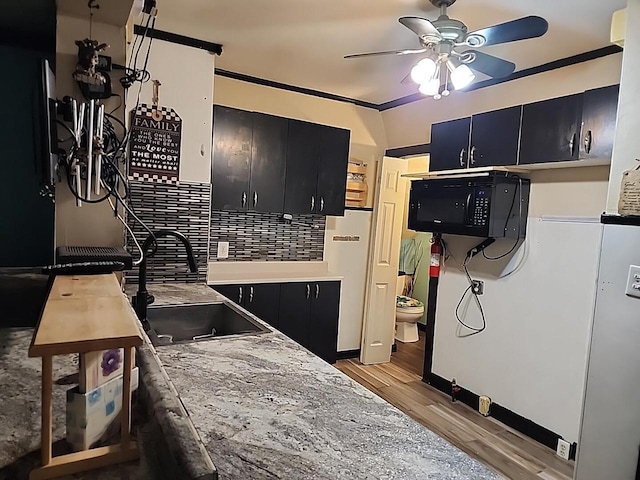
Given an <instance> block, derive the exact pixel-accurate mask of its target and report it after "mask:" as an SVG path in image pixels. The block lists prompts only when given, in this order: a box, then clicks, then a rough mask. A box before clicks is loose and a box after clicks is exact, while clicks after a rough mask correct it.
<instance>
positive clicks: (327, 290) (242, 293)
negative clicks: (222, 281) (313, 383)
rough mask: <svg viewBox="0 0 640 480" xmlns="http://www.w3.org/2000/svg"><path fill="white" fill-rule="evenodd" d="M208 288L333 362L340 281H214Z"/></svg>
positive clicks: (334, 360)
mask: <svg viewBox="0 0 640 480" xmlns="http://www.w3.org/2000/svg"><path fill="white" fill-rule="evenodd" d="M211 288H213V289H214V290H216V291H218V292H220V293H221V294H222V295H224V296H225V297H227V298H228V299H229V300H231V301H232V302H235V303H237V304H238V305H240V306H242V307H244V308H246V309H247V310H248V311H249V312H251V313H253V314H254V315H255V316H257V317H258V318H260V319H261V320H264V321H265V322H267V323H268V324H269V325H271V326H273V327H274V328H277V329H278V330H280V331H281V332H282V333H284V334H285V335H287V336H288V337H289V338H291V339H292V340H293V341H295V342H297V343H299V344H300V345H302V346H303V347H305V348H308V349H309V350H310V351H311V352H313V353H315V354H316V355H317V356H319V357H320V358H322V359H323V360H325V361H327V362H329V363H335V362H336V359H337V351H338V317H339V314H340V282H303V283H282V284H279V283H262V284H248V285H213V286H212V287H211Z"/></svg>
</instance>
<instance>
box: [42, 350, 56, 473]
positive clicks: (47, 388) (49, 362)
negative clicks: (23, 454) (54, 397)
mask: <svg viewBox="0 0 640 480" xmlns="http://www.w3.org/2000/svg"><path fill="white" fill-rule="evenodd" d="M52 386H53V357H51V356H45V357H42V427H41V428H42V430H41V438H40V442H41V443H42V445H41V447H40V448H41V451H42V465H49V463H51V430H52V423H51V416H52V410H51V391H52Z"/></svg>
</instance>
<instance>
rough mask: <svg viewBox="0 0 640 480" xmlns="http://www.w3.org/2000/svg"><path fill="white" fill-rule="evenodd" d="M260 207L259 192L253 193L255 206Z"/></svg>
mask: <svg viewBox="0 0 640 480" xmlns="http://www.w3.org/2000/svg"><path fill="white" fill-rule="evenodd" d="M256 205H258V192H253V206H254V207H255V206H256Z"/></svg>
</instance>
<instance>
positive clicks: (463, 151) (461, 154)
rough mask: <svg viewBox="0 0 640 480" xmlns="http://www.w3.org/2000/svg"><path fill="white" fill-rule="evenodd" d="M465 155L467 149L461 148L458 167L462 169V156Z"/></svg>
mask: <svg viewBox="0 0 640 480" xmlns="http://www.w3.org/2000/svg"><path fill="white" fill-rule="evenodd" d="M465 153H467V149H466V148H463V149H462V150H460V166H461V167H464V166H465V165H464V155H465Z"/></svg>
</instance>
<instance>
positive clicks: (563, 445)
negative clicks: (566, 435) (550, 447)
mask: <svg viewBox="0 0 640 480" xmlns="http://www.w3.org/2000/svg"><path fill="white" fill-rule="evenodd" d="M570 450H571V444H570V443H569V442H567V441H566V440H563V439H561V438H559V439H558V447H557V448H556V455H558V456H559V457H561V458H564V459H565V460H569V451H570Z"/></svg>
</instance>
